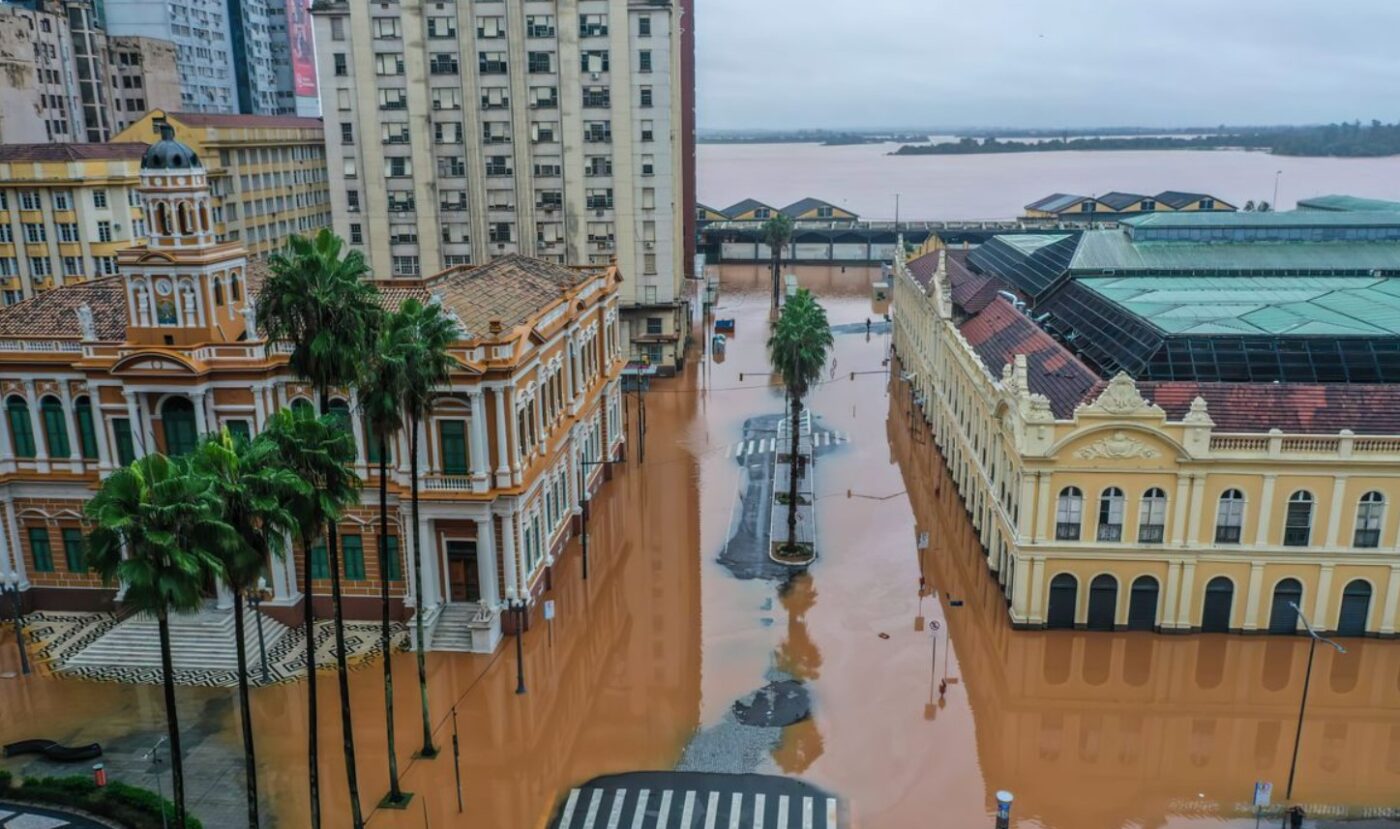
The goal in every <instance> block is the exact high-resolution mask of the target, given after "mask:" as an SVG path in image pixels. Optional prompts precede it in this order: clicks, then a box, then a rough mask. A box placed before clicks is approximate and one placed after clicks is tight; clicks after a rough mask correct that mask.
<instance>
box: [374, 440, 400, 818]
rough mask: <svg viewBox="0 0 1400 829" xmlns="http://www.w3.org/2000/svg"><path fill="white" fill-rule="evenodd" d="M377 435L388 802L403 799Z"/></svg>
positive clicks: (383, 474)
mask: <svg viewBox="0 0 1400 829" xmlns="http://www.w3.org/2000/svg"><path fill="white" fill-rule="evenodd" d="M377 431H378V432H379V605H380V607H379V613H380V616H379V648H380V650H381V651H383V653H384V730H385V734H386V736H387V737H388V741H389V800H390V802H392V803H398V802H399V801H401V800H403V792H402V791H400V790H399V758H398V755H397V754H396V753H395V750H394V669H393V665H392V661H393V660H392V657H393V652H392V651H391V650H390V649H389V535H388V533H389V473H388V464H387V462H386V461H385V456H386V455H388V453H389V447H388V445H387V443H386V441H385V440H384V431H385V430H383V429H379V430H377Z"/></svg>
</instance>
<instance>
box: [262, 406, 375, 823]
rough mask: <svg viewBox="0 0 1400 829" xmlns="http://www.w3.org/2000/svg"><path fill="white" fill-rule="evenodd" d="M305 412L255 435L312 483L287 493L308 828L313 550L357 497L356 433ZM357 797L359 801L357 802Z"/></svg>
mask: <svg viewBox="0 0 1400 829" xmlns="http://www.w3.org/2000/svg"><path fill="white" fill-rule="evenodd" d="M305 408H306V411H299V410H297V409H295V408H292V409H283V410H282V411H280V412H277V413H276V414H274V415H273V416H272V417H271V418H269V419H268V422H267V425H266V426H265V427H264V429H263V431H262V434H260V435H258V439H259V440H264V441H267V442H268V443H271V444H272V445H273V446H275V447H276V453H277V457H278V458H280V459H281V462H282V463H283V464H285V465H286V466H287V467H288V468H289V469H291V470H293V471H294V472H295V473H296V474H297V476H298V477H299V478H301V479H302V480H303V481H305V482H306V483H308V484H309V485H310V488H309V489H308V490H307V491H305V492H304V493H302V494H300V495H299V496H296V497H293V498H289V499H288V502H287V508H288V510H290V511H291V513H292V515H293V516H294V518H295V520H296V527H297V533H298V535H300V537H301V550H302V555H303V558H304V561H303V562H302V596H303V598H302V619H303V623H304V625H305V631H306V682H307V721H308V727H307V759H308V763H309V766H310V779H309V783H310V787H311V827H312V829H318V827H320V825H321V782H320V780H321V777H320V759H319V758H320V748H319V746H318V745H317V728H316V719H317V705H316V614H315V612H314V611H313V609H312V603H311V549H312V547H313V546H315V543H316V541H317V539H320V538H322V533H324V531H325V528H326V527H327V526H334V525H335V522H336V521H338V520H339V519H340V515H341V513H342V512H344V510H345V508H346V507H348V506H350V505H351V504H354V503H356V502H357V501H358V500H359V497H360V496H359V484H360V479H359V478H358V477H356V475H355V472H354V469H353V468H352V467H351V464H353V463H354V462H355V437H354V435H353V434H352V433H351V432H349V431H348V430H346V429H345V428H344V427H343V426H342V424H341V423H340V420H339V418H337V417H335V416H334V415H323V416H321V417H317V416H316V415H314V414H312V413H311V411H310V407H305ZM357 802H358V801H357Z"/></svg>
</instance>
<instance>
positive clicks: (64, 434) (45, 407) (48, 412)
mask: <svg viewBox="0 0 1400 829" xmlns="http://www.w3.org/2000/svg"><path fill="white" fill-rule="evenodd" d="M39 413H40V414H41V415H43V417H44V443H45V444H46V445H47V446H48V447H49V457H51V458H66V457H68V454H69V452H70V451H71V450H70V448H69V445H68V424H67V423H65V422H64V419H63V404H62V403H60V402H58V398H57V397H53V396H49V397H45V398H44V399H43V400H41V401H39Z"/></svg>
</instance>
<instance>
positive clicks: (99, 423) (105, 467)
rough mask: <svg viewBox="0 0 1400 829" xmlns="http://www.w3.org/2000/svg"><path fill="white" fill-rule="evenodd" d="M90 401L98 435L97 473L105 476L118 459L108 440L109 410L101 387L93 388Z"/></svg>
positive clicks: (96, 434)
mask: <svg viewBox="0 0 1400 829" xmlns="http://www.w3.org/2000/svg"><path fill="white" fill-rule="evenodd" d="M88 402H89V405H90V406H92V431H93V434H94V435H95V436H96V437H97V474H98V475H100V476H102V477H104V478H105V477H106V476H107V473H108V472H111V471H112V470H113V469H114V468H115V467H116V465H117V459H116V458H114V457H113V456H112V445H111V444H110V443H108V442H107V412H106V411H105V410H104V409H103V407H102V399H101V389H93V390H92V391H91V393H90V394H89V395H88Z"/></svg>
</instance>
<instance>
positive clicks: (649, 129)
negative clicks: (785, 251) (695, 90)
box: [642, 121, 768, 219]
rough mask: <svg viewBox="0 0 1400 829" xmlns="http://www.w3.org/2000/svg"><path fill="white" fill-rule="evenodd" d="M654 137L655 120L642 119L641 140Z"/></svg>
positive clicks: (648, 139)
mask: <svg viewBox="0 0 1400 829" xmlns="http://www.w3.org/2000/svg"><path fill="white" fill-rule="evenodd" d="M655 138H656V122H654V121H642V140H643V141H652V140H654V139H655ZM764 212H765V213H766V212H767V211H764ZM762 218H765V219H766V218H768V217H767V216H763V217H762Z"/></svg>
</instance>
